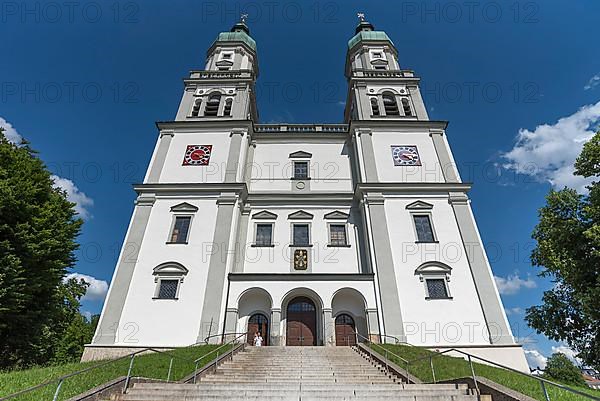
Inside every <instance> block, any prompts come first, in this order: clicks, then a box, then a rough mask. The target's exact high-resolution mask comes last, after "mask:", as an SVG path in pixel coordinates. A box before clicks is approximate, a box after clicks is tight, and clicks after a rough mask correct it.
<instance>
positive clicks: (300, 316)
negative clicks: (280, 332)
mask: <svg viewBox="0 0 600 401" xmlns="http://www.w3.org/2000/svg"><path fill="white" fill-rule="evenodd" d="M286 345H300V346H302V345H317V308H316V307H315V303H314V302H313V301H312V300H311V299H310V298H307V297H297V298H294V299H292V300H291V301H290V303H289V304H288V307H287V330H286Z"/></svg>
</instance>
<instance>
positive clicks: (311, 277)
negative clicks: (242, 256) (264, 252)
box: [228, 273, 374, 281]
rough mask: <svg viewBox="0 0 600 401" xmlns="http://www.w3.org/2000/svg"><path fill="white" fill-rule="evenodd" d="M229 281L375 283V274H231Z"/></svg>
mask: <svg viewBox="0 0 600 401" xmlns="http://www.w3.org/2000/svg"><path fill="white" fill-rule="evenodd" d="M228 277H229V281H373V277H374V275H373V273H229V276H228Z"/></svg>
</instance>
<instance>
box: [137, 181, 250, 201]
mask: <svg viewBox="0 0 600 401" xmlns="http://www.w3.org/2000/svg"><path fill="white" fill-rule="evenodd" d="M133 189H134V191H136V192H137V193H138V194H140V195H141V194H161V195H164V194H171V193H175V194H178V195H179V194H182V193H185V194H207V193H211V194H215V193H216V194H221V193H224V194H226V193H227V194H235V196H238V197H240V198H242V199H244V198H246V197H247V196H248V188H247V187H246V184H245V183H202V184H192V183H181V184H135V185H134V186H133Z"/></svg>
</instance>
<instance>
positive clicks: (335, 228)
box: [329, 224, 348, 246]
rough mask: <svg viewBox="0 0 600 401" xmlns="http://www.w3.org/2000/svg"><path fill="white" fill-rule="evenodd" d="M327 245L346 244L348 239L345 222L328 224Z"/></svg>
mask: <svg viewBox="0 0 600 401" xmlns="http://www.w3.org/2000/svg"><path fill="white" fill-rule="evenodd" d="M329 245H331V246H346V245H348V240H347V238H346V225H345V224H330V225H329Z"/></svg>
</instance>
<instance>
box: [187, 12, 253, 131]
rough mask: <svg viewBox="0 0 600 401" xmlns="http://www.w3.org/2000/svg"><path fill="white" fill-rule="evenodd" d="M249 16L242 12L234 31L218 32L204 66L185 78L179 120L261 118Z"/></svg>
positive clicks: (232, 29)
mask: <svg viewBox="0 0 600 401" xmlns="http://www.w3.org/2000/svg"><path fill="white" fill-rule="evenodd" d="M246 17H247V15H245V14H243V15H242V17H241V19H240V21H239V22H238V23H236V24H235V25H234V26H233V28H231V31H229V32H221V33H219V35H218V36H217V39H216V40H215V41H214V43H213V44H212V46H211V47H210V48H209V49H208V51H207V54H206V65H205V68H204V70H202V71H192V72H191V73H190V76H189V78H188V79H185V80H184V83H185V90H184V94H183V98H182V100H181V103H180V105H179V109H178V112H177V117H176V118H175V120H176V121H189V120H219V121H222V120H252V121H255V122H256V121H257V120H258V111H257V109H256V98H255V95H254V88H255V83H256V79H257V78H258V59H257V54H256V42H255V41H254V39H253V38H252V37H251V36H250V29H249V28H248V25H246Z"/></svg>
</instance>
